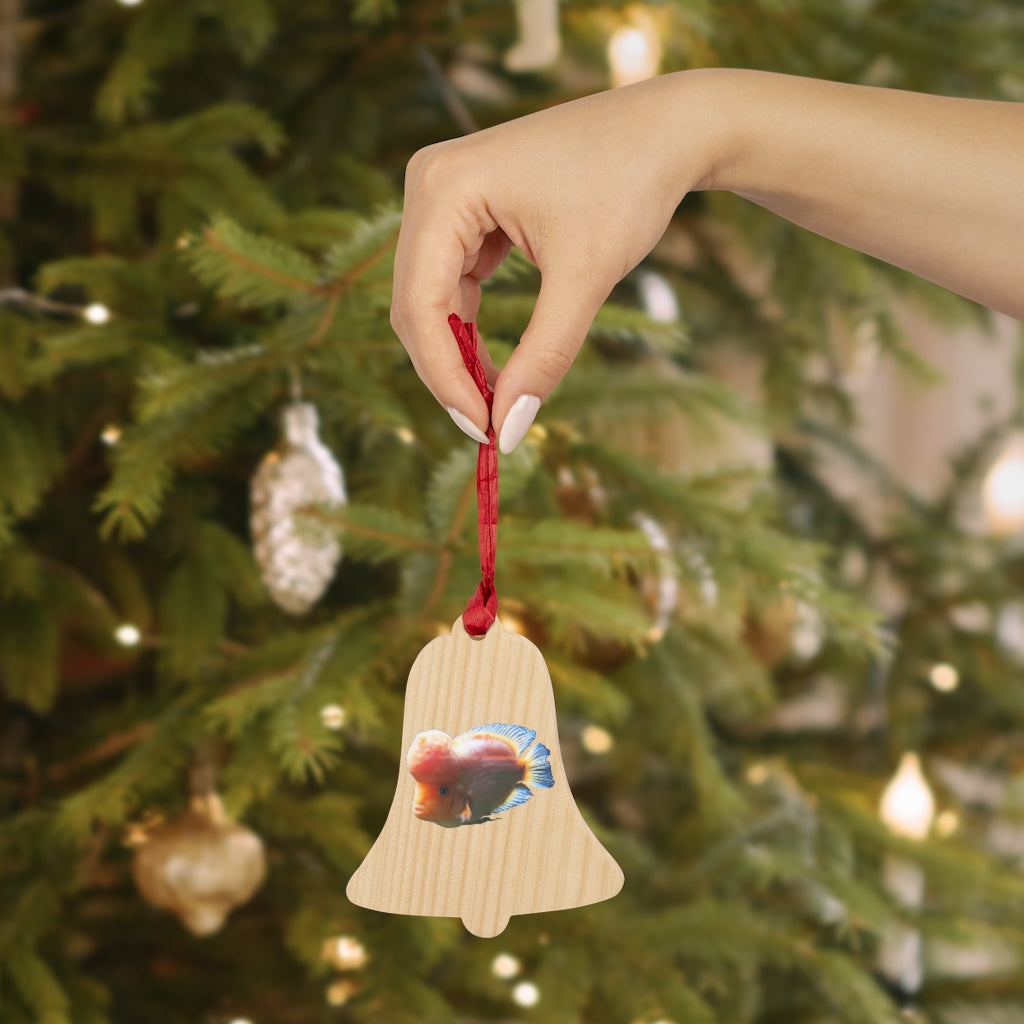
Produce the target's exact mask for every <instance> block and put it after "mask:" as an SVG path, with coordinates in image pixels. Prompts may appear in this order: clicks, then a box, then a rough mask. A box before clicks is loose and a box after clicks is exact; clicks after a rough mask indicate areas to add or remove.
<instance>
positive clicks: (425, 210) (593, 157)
mask: <svg viewBox="0 0 1024 1024" xmlns="http://www.w3.org/2000/svg"><path fill="white" fill-rule="evenodd" d="M685 74H686V75H688V76H690V81H689V82H688V83H686V84H687V86H688V90H689V91H690V92H692V96H690V99H691V101H692V102H689V103H687V102H681V94H680V79H681V76H679V75H669V76H665V77H663V78H661V79H655V80H653V81H650V82H643V83H640V84H638V85H635V86H630V87H627V88H623V89H616V90H613V91H611V92H605V93H599V94H597V95H594V96H588V97H585V98H584V99H581V100H576V101H573V102H571V103H566V104H563V105H561V106H558V107H553V108H551V109H548V110H544V111H541V112H540V113H537V114H531V115H529V116H527V117H523V118H520V119H518V120H516V121H511V122H508V123H507V124H502V125H498V126H496V127H494V128H489V129H486V130H484V131H480V132H476V133H474V134H472V135H468V136H465V137H463V138H459V139H454V140H452V141H450V142H442V143H439V144H437V145H434V146H430V147H428V148H426V149H423V150H421V151H420V152H419V153H417V154H416V155H415V156H414V157H413V159H412V160H411V161H410V163H409V167H408V172H407V176H406V186H405V212H404V215H403V220H402V229H401V233H400V235H399V239H398V249H397V253H396V256H395V277H394V295H393V300H392V308H391V322H392V325H393V326H394V328H395V331H396V333H397V334H398V336H399V338H400V339H401V341H402V343H403V344H404V345H405V347H406V349H407V351H408V352H409V355H410V357H411V359H412V362H413V365H414V366H415V368H416V371H417V373H418V374H419V375H420V377H421V378H422V380H423V382H424V383H425V384H426V385H427V387H428V388H429V389H430V390H431V392H432V393H433V394H434V396H435V397H436V398H437V400H438V401H439V402H440V403H441V404H442V405H443V406H444V407H445V408H446V409H447V410H448V411H449V413H450V414H451V415H452V418H453V419H454V420H455V422H456V423H457V424H458V425H459V426H460V427H461V428H462V429H463V430H464V431H465V432H466V433H468V434H469V435H470V436H471V437H474V439H476V440H477V441H483V440H486V439H485V438H484V436H483V432H484V430H485V429H486V427H487V425H488V415H487V409H486V406H485V404H484V401H483V399H482V398H481V397H480V393H479V391H478V390H477V389H476V387H475V386H474V385H473V383H472V381H471V380H470V377H469V375H468V373H467V371H466V369H465V366H464V365H463V362H462V358H461V357H460V355H459V351H458V348H457V347H456V345H455V343H454V341H453V339H452V335H451V332H450V330H449V328H448V325H447V318H448V314H449V313H451V312H455V313H458V314H459V316H460V317H462V318H463V319H464V320H475V319H476V317H477V311H478V308H479V305H480V282H481V281H484V280H486V279H487V278H488V277H490V275H491V274H493V273H494V271H495V269H496V268H497V267H498V266H499V264H500V263H501V261H502V260H503V259H504V258H505V257H506V256H507V255H508V253H509V250H510V248H511V247H512V246H513V245H515V246H517V247H518V248H519V249H520V250H522V252H523V253H524V254H525V256H526V257H527V258H528V259H529V260H530V261H531V262H533V263H534V264H535V265H536V266H537V267H538V268H539V270H540V272H541V287H540V293H539V295H538V298H537V304H536V307H535V309H534V312H533V316H532V318H531V320H530V323H529V325H528V326H527V328H526V330H525V331H524V333H523V336H522V339H521V340H520V343H519V346H518V347H517V349H516V350H515V352H514V353H513V354H512V356H511V357H510V358H509V360H508V362H507V364H506V365H505V367H504V368H503V369H501V371H500V372H499V371H498V370H497V369H496V368H495V366H494V364H493V362H492V361H491V359H490V357H489V355H488V354H487V353H486V352H485V351H482V352H481V353H480V355H481V359H482V360H483V362H484V365H485V367H486V368H487V372H488V379H489V382H490V383H491V385H492V387H493V388H494V403H493V409H492V413H491V419H492V421H493V424H494V427H495V430H496V431H497V433H498V439H499V447H500V448H501V450H502V451H503V452H509V451H511V450H512V449H513V448H514V447H515V446H516V444H518V443H519V441H520V440H521V439H522V437H523V435H524V434H525V433H526V430H527V429H528V428H529V426H530V424H531V423H532V422H533V418H534V416H535V415H536V413H537V410H538V408H539V406H540V404H541V402H542V401H543V400H544V399H545V398H546V397H547V396H548V394H550V392H551V391H552V389H553V388H554V387H555V385H556V384H557V383H558V382H559V381H560V380H561V379H562V377H563V376H564V375H565V373H566V371H567V370H568V369H569V367H570V366H571V364H572V362H573V359H574V358H575V356H576V353H577V352H578V351H579V348H580V346H581V344H582V343H583V339H584V337H585V335H586V333H587V330H588V329H589V327H590V324H591V322H592V321H593V318H594V316H595V314H596V313H597V311H598V309H599V308H600V306H601V304H602V303H603V302H604V300H605V299H606V298H607V296H608V294H609V292H610V291H611V290H612V288H613V287H614V286H615V284H616V283H617V282H618V281H620V280H621V279H622V278H623V277H624V276H625V275H626V274H627V273H628V272H629V271H630V270H631V269H632V268H633V267H635V266H636V265H637V263H639V262H640V260H642V259H643V258H644V256H646V255H647V253H648V252H650V250H651V249H652V248H653V247H654V245H655V243H656V242H657V241H658V239H659V238H660V237H661V235H662V233H663V232H664V230H665V228H666V226H667V225H668V222H669V219H670V218H671V216H672V213H673V211H674V210H675V208H676V206H677V205H678V204H679V202H680V200H681V199H682V197H683V196H684V195H685V194H686V192H687V191H689V190H690V189H691V188H696V187H700V186H701V183H702V179H703V178H704V177H705V175H706V174H707V172H708V170H709V168H710V156H709V150H708V145H707V139H708V131H707V124H708V120H709V119H708V116H707V106H706V103H707V96H706V94H705V93H704V91H703V90H702V89H701V87H700V73H692V72H691V73H685Z"/></svg>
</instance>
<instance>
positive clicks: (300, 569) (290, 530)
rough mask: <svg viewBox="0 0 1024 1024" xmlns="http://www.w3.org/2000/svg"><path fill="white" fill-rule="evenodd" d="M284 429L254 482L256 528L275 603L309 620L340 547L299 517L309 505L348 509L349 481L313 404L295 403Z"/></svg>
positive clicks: (327, 530)
mask: <svg viewBox="0 0 1024 1024" xmlns="http://www.w3.org/2000/svg"><path fill="white" fill-rule="evenodd" d="M281 422H282V438H281V443H280V444H279V445H278V447H277V448H276V449H275V450H274V451H272V452H270V453H269V454H268V455H267V456H266V457H265V458H264V459H263V461H262V462H261V463H260V465H259V468H258V469H257V470H256V473H255V475H254V476H253V478H252V486H251V489H250V497H251V512H250V526H251V529H252V537H253V545H254V553H255V556H256V563H257V565H258V566H259V570H260V576H261V577H262V579H263V583H264V585H265V586H266V588H267V590H268V591H269V593H270V596H271V598H272V599H273V601H274V603H275V604H276V605H277V606H278V607H279V608H281V609H282V610H283V611H286V612H288V613H289V614H290V615H303V614H305V612H307V611H309V609H310V608H311V607H312V606H313V605H314V604H315V603H316V601H317V600H318V599H319V598H320V596H321V595H322V594H323V592H324V591H325V590H326V589H327V587H328V585H329V584H330V582H331V579H332V577H333V576H334V570H335V568H336V567H337V565H338V562H339V561H340V559H341V544H340V543H339V541H338V537H337V531H336V530H335V529H333V528H332V527H330V526H328V525H326V524H324V523H320V522H317V521H316V520H315V519H313V518H312V517H310V516H306V517H301V516H298V515H296V513H297V512H298V511H299V510H300V509H302V508H304V507H307V506H309V505H320V504H326V505H343V504H344V503H345V501H346V500H347V499H346V494H345V478H344V474H343V473H342V470H341V466H339V465H338V462H337V460H336V459H335V458H334V456H333V455H332V454H331V452H330V450H329V449H328V448H327V447H326V446H325V445H324V444H323V442H322V441H321V440H320V436H319V433H318V431H317V427H318V417H317V411H316V407H315V406H314V405H313V404H312V403H310V402H290V403H289V404H288V405H286V406H285V408H284V410H283V413H282V417H281Z"/></svg>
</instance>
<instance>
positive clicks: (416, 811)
mask: <svg viewBox="0 0 1024 1024" xmlns="http://www.w3.org/2000/svg"><path fill="white" fill-rule="evenodd" d="M412 813H413V816H414V817H416V818H425V817H426V816H427V815H428V814H429V813H430V812H429V811H428V810H427V805H426V804H420V803H416V804H413V805H412Z"/></svg>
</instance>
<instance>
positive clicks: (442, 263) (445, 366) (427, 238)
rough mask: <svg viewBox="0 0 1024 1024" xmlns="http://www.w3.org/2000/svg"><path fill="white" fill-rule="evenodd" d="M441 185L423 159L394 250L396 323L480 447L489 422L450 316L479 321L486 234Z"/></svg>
mask: <svg viewBox="0 0 1024 1024" xmlns="http://www.w3.org/2000/svg"><path fill="white" fill-rule="evenodd" d="M425 178H426V179H427V180H426V181H425V180H424V179H425ZM434 181H436V175H433V174H428V173H426V170H425V168H424V166H423V163H422V158H420V160H419V161H418V162H417V159H416V158H414V160H413V161H412V162H411V163H410V166H409V173H408V176H407V180H406V206H405V213H404V215H403V217H402V227H401V230H400V231H399V235H398V245H397V248H396V251H395V273H394V287H393V292H392V298H391V325H392V327H393V328H394V330H395V333H396V334H397V335H398V337H399V340H400V341H401V342H402V344H403V345H404V346H405V349H406V351H407V352H408V353H409V357H410V359H411V360H412V364H413V367H414V368H415V370H416V372H417V374H418V375H419V377H420V379H421V380H422V381H423V383H424V384H425V385H426V386H427V388H428V389H429V390H430V392H431V393H432V394H433V395H434V397H435V398H436V399H437V400H438V402H440V403H441V405H442V406H444V407H445V409H447V410H448V412H449V413H450V414H452V418H453V419H454V420H455V422H456V423H457V424H458V425H459V426H460V427H461V428H462V429H463V430H465V431H466V432H467V433H469V434H470V436H471V437H474V438H475V439H476V440H478V441H479V440H480V439H481V437H482V436H483V434H484V431H486V429H487V426H488V424H489V422H490V416H489V413H488V410H487V405H486V403H485V402H484V400H483V398H482V397H481V395H480V392H479V391H478V390H477V388H476V385H475V384H474V383H473V381H472V379H471V378H470V376H469V373H468V371H467V370H466V367H465V365H464V363H463V361H462V357H461V356H460V355H459V350H458V346H457V345H456V344H455V340H454V338H453V337H452V334H451V330H450V329H449V327H448V314H449V313H452V312H455V313H458V314H459V316H460V317H462V318H463V319H467V320H471V319H474V318H475V316H476V307H477V305H478V304H479V279H478V278H476V279H474V278H473V275H472V273H468V272H469V271H471V269H472V268H473V267H474V266H475V265H476V263H477V260H478V257H479V255H480V251H481V249H482V248H483V246H484V241H485V237H486V230H485V226H484V225H481V224H479V223H476V224H474V223H473V218H471V217H469V216H467V215H466V211H465V207H464V206H463V205H462V204H459V212H454V210H453V205H454V204H453V205H449V204H447V203H445V202H444V201H443V200H439V198H438V196H439V195H441V194H442V191H441V189H439V188H432V187H431V185H432V184H433V182H434ZM442 187H443V182H442ZM467 277H469V278H470V280H469V281H467V280H466V278H467ZM466 285H470V286H469V287H466ZM473 428H475V430H476V432H477V433H474V431H473Z"/></svg>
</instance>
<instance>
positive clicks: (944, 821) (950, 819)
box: [935, 811, 960, 836]
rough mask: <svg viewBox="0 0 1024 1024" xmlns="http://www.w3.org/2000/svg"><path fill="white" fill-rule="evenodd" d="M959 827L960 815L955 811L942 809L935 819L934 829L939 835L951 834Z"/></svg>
mask: <svg viewBox="0 0 1024 1024" xmlns="http://www.w3.org/2000/svg"><path fill="white" fill-rule="evenodd" d="M959 827H960V815H959V814H957V813H956V811H942V812H941V813H940V814H939V816H938V817H937V818H936V819H935V831H936V832H937V833H938V834H939V835H940V836H951V835H952V834H953V833H954V832H955V831H956V830H957V829H958V828H959Z"/></svg>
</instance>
